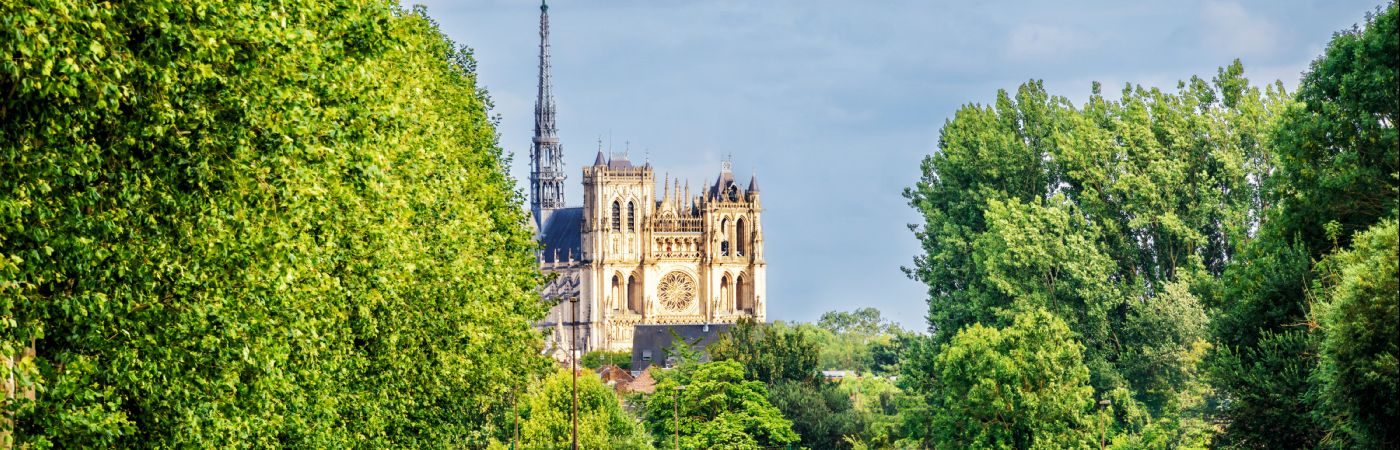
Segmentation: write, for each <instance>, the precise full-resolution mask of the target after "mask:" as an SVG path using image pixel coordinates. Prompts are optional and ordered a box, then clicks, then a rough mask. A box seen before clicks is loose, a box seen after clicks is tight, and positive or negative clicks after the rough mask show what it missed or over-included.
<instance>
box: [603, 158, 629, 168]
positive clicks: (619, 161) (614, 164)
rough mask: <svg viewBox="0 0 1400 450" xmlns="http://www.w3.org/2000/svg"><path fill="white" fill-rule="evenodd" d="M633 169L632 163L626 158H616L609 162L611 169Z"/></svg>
mask: <svg viewBox="0 0 1400 450" xmlns="http://www.w3.org/2000/svg"><path fill="white" fill-rule="evenodd" d="M632 167H633V166H632V161H630V160H628V159H627V157H626V156H621V157H614V158H612V159H609V160H608V168H609V169H631V168H632Z"/></svg>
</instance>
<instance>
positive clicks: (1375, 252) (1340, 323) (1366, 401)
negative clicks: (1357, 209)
mask: <svg viewBox="0 0 1400 450" xmlns="http://www.w3.org/2000/svg"><path fill="white" fill-rule="evenodd" d="M1397 236H1400V228H1398V227H1397V226H1396V222H1395V221H1394V220H1388V221H1385V222H1381V223H1380V224H1377V225H1376V226H1373V227H1371V229H1369V230H1367V231H1366V232H1364V233H1360V234H1359V235H1357V236H1356V237H1355V239H1354V240H1352V243H1353V246H1352V248H1351V249H1350V250H1348V251H1345V252H1341V253H1339V254H1337V255H1335V256H1333V257H1332V258H1331V261H1328V262H1327V263H1326V264H1328V265H1334V266H1335V269H1334V270H1335V275H1334V277H1329V278H1331V280H1329V281H1330V283H1329V284H1330V286H1329V287H1328V289H1327V294H1326V298H1327V301H1326V302H1320V303H1315V304H1313V315H1314V316H1315V317H1317V320H1318V326H1319V331H1320V333H1321V335H1322V337H1321V350H1322V351H1321V361H1320V364H1321V365H1320V366H1319V369H1318V370H1317V371H1316V372H1315V376H1316V377H1317V379H1318V384H1319V385H1320V386H1319V387H1320V388H1321V391H1322V392H1321V396H1322V404H1323V408H1322V413H1323V414H1325V415H1327V416H1328V417H1327V421H1328V422H1333V423H1335V424H1336V425H1335V427H1336V428H1339V430H1338V431H1340V433H1335V434H1334V436H1335V437H1336V438H1337V439H1338V441H1339V442H1336V443H1333V446H1335V447H1339V448H1340V447H1361V448H1393V447H1396V446H1397V445H1400V434H1398V433H1397V432H1396V431H1395V423H1396V422H1397V419H1400V414H1398V413H1400V404H1397V403H1400V401H1397V399H1400V389H1397V386H1396V384H1397V383H1400V367H1397V366H1398V365H1397V360H1400V348H1397V346H1398V345H1400V344H1397V338H1396V336H1400V299H1397V298H1396V295H1397V293H1400V263H1397V255H1400V243H1397V239H1400V238H1397ZM1348 441H1349V442H1348Z"/></svg>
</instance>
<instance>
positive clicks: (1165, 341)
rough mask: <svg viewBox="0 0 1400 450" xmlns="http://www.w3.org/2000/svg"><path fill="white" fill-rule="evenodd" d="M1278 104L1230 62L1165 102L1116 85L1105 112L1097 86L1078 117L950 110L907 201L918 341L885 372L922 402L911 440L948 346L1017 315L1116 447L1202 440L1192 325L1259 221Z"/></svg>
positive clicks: (1201, 338)
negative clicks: (1061, 356) (1073, 365)
mask: <svg viewBox="0 0 1400 450" xmlns="http://www.w3.org/2000/svg"><path fill="white" fill-rule="evenodd" d="M1289 104H1290V100H1289V98H1288V97H1287V96H1286V94H1285V93H1284V92H1283V90H1282V87H1281V85H1278V84H1275V85H1272V86H1268V87H1264V88H1257V87H1252V86H1250V84H1249V81H1248V79H1247V78H1245V77H1244V71H1243V67H1242V66H1241V65H1240V64H1239V62H1238V61H1236V62H1234V63H1233V64H1231V65H1229V66H1227V67H1224V68H1221V69H1220V70H1219V71H1218V73H1217V74H1216V76H1215V77H1214V78H1213V79H1211V80H1204V79H1201V78H1198V77H1193V78H1191V79H1189V80H1186V81H1183V82H1181V83H1179V84H1178V86H1177V89H1176V90H1175V91H1174V92H1167V91H1163V90H1161V89H1157V88H1144V87H1140V86H1131V85H1130V86H1126V87H1125V88H1124V89H1123V90H1122V91H1121V97H1120V99H1118V100H1110V99H1107V98H1105V97H1104V96H1103V95H1102V93H1101V90H1100V87H1099V86H1098V85H1097V84H1095V85H1094V86H1093V91H1092V95H1091V96H1090V97H1089V100H1088V101H1087V102H1086V103H1085V104H1084V105H1083V106H1082V107H1075V106H1073V105H1071V104H1070V103H1069V101H1067V100H1065V99H1064V98H1062V97H1057V96H1051V95H1050V94H1049V93H1047V92H1045V90H1044V88H1043V86H1042V85H1041V83H1040V82H1038V81H1032V82H1029V83H1026V84H1024V85H1022V86H1021V87H1020V88H1019V89H1018V90H1017V91H1016V93H1015V94H1014V95H1012V94H1008V93H1006V92H998V93H997V96H996V100H995V101H994V103H993V104H992V105H990V106H981V105H968V106H966V107H964V108H962V109H960V110H959V111H958V112H957V113H956V114H955V116H954V117H953V118H952V119H951V120H950V121H948V122H947V123H946V124H945V125H944V127H943V128H942V130H941V133H940V138H939V148H938V150H937V151H936V152H934V153H933V154H932V155H930V156H929V157H927V158H926V159H925V160H924V164H923V166H922V170H923V176H922V178H921V179H920V181H919V182H918V183H917V184H915V186H913V187H911V188H910V189H908V190H907V191H906V192H905V194H906V196H907V197H908V198H909V200H910V204H911V206H913V207H914V208H915V209H917V210H918V211H919V212H920V213H921V214H922V215H923V216H924V223H923V224H921V226H918V227H916V229H915V232H916V236H917V237H918V238H919V240H920V242H921V244H922V246H923V249H924V253H923V254H922V255H920V256H919V257H917V258H916V259H915V264H914V266H913V267H912V268H908V269H906V270H907V272H908V273H909V275H910V276H911V277H913V278H915V279H917V280H920V281H922V282H924V283H925V284H927V285H928V286H929V299H928V302H929V316H928V318H929V331H930V332H931V336H930V339H929V340H928V341H926V342H917V341H911V342H910V343H911V344H913V345H909V346H907V348H908V353H907V354H908V355H909V356H908V357H907V358H905V359H904V360H903V361H901V363H900V370H901V372H902V373H903V376H902V377H901V381H900V383H901V386H902V387H903V388H904V391H905V392H906V394H907V395H910V396H912V398H914V399H915V400H919V401H922V402H923V404H924V405H926V406H918V407H914V406H912V405H911V407H909V408H905V409H904V411H905V412H907V414H906V419H907V420H909V422H907V423H906V426H905V430H906V431H907V432H909V433H911V434H910V436H911V437H919V436H923V437H921V438H918V439H924V440H926V439H927V436H929V435H930V432H931V430H930V429H929V428H928V425H927V424H926V423H921V422H920V421H926V420H928V417H929V415H930V414H936V413H937V410H938V408H939V407H938V398H939V397H940V396H941V395H942V394H941V393H940V392H939V389H941V387H939V386H938V385H937V384H935V383H930V382H925V381H923V380H925V379H936V378H937V376H936V375H934V374H932V373H931V372H930V370H931V367H930V366H931V361H932V360H934V359H935V358H937V357H938V355H939V354H941V352H943V351H944V347H945V346H947V345H948V343H949V342H951V340H952V337H953V336H954V335H955V333H956V332H957V331H958V330H962V329H964V328H966V327H968V326H971V325H974V324H981V325H983V326H989V327H1006V326H1010V325H1011V319H1012V318H1013V317H1014V315H1015V312H1017V311H1024V310H1027V309H1030V308H1044V309H1046V310H1048V311H1050V312H1051V313H1052V314H1055V315H1056V316H1058V317H1059V318H1061V319H1062V320H1064V321H1065V322H1066V324H1067V325H1068V326H1069V328H1070V330H1071V331H1072V332H1073V333H1074V337H1075V338H1076V339H1077V340H1079V342H1081V343H1082V344H1083V345H1084V346H1085V348H1084V353H1083V359H1084V364H1085V365H1086V366H1087V367H1088V369H1089V382H1090V385H1091V386H1093V387H1094V389H1095V390H1096V391H1098V392H1103V393H1105V395H1109V396H1114V398H1113V401H1114V407H1115V408H1116V410H1117V411H1118V412H1119V413H1118V414H1116V415H1115V416H1114V421H1115V423H1114V426H1116V427H1118V429H1120V430H1121V433H1120V435H1121V436H1132V435H1143V436H1142V437H1143V439H1147V436H1146V434H1147V433H1160V432H1165V431H1163V430H1168V429H1169V430H1172V431H1171V433H1181V434H1180V436H1185V435H1195V434H1197V432H1205V433H1209V431H1210V429H1211V428H1210V427H1207V426H1202V424H1204V423H1207V422H1206V419H1207V415H1208V414H1209V413H1210V408H1211V405H1213V404H1215V403H1214V400H1215V396H1216V393H1215V392H1214V391H1212V390H1211V389H1210V388H1209V386H1206V385H1205V384H1204V383H1203V380H1202V377H1203V372H1202V371H1201V370H1200V369H1201V367H1199V366H1200V364H1201V355H1203V352H1205V350H1206V349H1209V348H1211V346H1210V345H1208V344H1209V343H1208V342H1205V341H1206V339H1207V338H1208V337H1209V335H1208V334H1207V333H1205V328H1204V327H1205V324H1206V323H1208V321H1206V320H1205V319H1204V318H1205V317H1207V311H1208V310H1209V308H1211V307H1212V306H1214V305H1219V304H1220V297H1221V294H1220V293H1221V291H1222V290H1221V289H1219V287H1220V282H1219V277H1220V276H1221V274H1222V273H1224V272H1226V270H1227V269H1226V268H1227V267H1228V266H1229V262H1230V261H1232V260H1233V259H1235V258H1236V256H1237V254H1238V253H1239V248H1240V247H1241V245H1242V244H1243V243H1244V242H1246V241H1248V240H1249V239H1250V237H1251V233H1252V232H1253V231H1254V230H1255V229H1256V227H1257V225H1258V224H1259V223H1260V221H1261V220H1262V217H1263V213H1264V209H1263V208H1264V206H1265V203H1266V198H1265V197H1264V196H1263V195H1262V194H1261V191H1260V189H1259V185H1260V182H1261V180H1264V179H1266V178H1267V177H1268V176H1269V175H1270V174H1271V173H1272V165H1271V162H1270V161H1271V160H1270V153H1269V152H1268V147H1267V146H1266V142H1267V141H1268V138H1269V136H1270V134H1269V133H1270V128H1269V124H1270V123H1271V122H1272V121H1273V120H1274V118H1275V117H1277V116H1278V114H1279V112H1280V111H1282V110H1284V109H1286V108H1287V107H1288V105H1289ZM1116 393H1124V395H1122V396H1116V395H1117V394H1116ZM1129 411H1132V412H1133V413H1132V414H1129V413H1128V412H1129ZM1164 423H1170V424H1171V425H1170V426H1164V425H1161V424H1164ZM1123 439H1136V438H1129V437H1124V438H1123ZM1192 439H1195V438H1192ZM1208 440H1209V439H1205V440H1204V441H1208ZM1193 442H1202V440H1201V439H1196V440H1195V441H1193Z"/></svg>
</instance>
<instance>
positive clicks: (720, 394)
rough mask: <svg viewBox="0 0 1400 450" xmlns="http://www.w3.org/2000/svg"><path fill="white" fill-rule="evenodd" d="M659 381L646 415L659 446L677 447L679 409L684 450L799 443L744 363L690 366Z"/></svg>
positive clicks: (666, 373)
mask: <svg viewBox="0 0 1400 450" xmlns="http://www.w3.org/2000/svg"><path fill="white" fill-rule="evenodd" d="M657 378H658V379H657V384H656V393H654V394H652V395H651V396H650V398H648V399H647V401H646V406H645V407H644V408H643V414H642V415H643V418H644V420H645V421H646V425H647V427H648V428H649V429H650V430H651V433H652V436H654V437H655V439H656V446H657V447H658V448H668V447H672V446H674V445H675V444H674V443H673V442H672V440H673V439H674V436H675V433H676V432H677V430H678V429H677V428H676V425H675V424H676V416H675V414H676V411H679V422H680V428H679V433H680V445H681V447H683V448H733V449H757V448H761V447H776V446H782V445H786V444H792V443H796V442H797V441H798V436H797V433H794V432H793V431H792V422H791V421H789V420H788V419H786V418H783V415H782V413H781V412H779V411H778V409H777V408H776V407H774V406H773V405H772V404H771V403H769V401H768V390H767V389H766V388H765V387H764V385H763V383H762V382H760V381H752V380H746V379H744V367H743V365H741V364H739V363H738V362H735V361H715V362H709V363H700V364H686V365H681V366H678V367H676V368H674V369H671V370H666V371H661V372H659V373H658V375H657ZM678 386H684V389H682V390H679V391H678V390H677V389H676V388H677V387H678ZM677 400H679V404H677V403H676V402H677ZM677 405H679V408H677Z"/></svg>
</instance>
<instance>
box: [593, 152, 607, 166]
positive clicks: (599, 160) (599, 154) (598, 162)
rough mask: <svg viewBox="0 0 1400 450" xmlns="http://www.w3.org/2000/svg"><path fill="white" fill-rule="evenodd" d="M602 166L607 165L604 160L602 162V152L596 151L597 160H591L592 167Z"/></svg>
mask: <svg viewBox="0 0 1400 450" xmlns="http://www.w3.org/2000/svg"><path fill="white" fill-rule="evenodd" d="M604 164H607V163H606V162H604V160H603V151H602V150H598V157H597V158H593V165H595V166H601V165H604Z"/></svg>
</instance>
